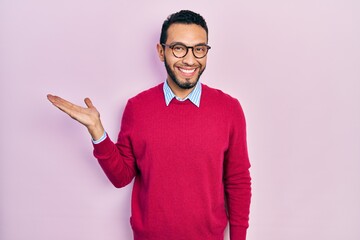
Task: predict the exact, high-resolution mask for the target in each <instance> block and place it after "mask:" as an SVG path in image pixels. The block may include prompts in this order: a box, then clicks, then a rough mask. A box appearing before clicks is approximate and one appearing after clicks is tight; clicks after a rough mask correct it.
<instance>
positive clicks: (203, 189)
mask: <svg viewBox="0 0 360 240" xmlns="http://www.w3.org/2000/svg"><path fill="white" fill-rule="evenodd" d="M207 43H208V28H207V25H206V22H205V20H204V19H203V18H202V17H201V16H200V15H199V14H197V13H194V12H191V11H184V10H183V11H180V12H178V13H175V14H172V15H170V16H169V17H168V18H167V19H166V20H165V22H164V24H163V27H162V32H161V37H160V43H159V44H157V51H158V55H159V58H160V60H161V61H163V62H164V63H165V68H166V70H167V78H166V81H165V82H164V83H162V84H160V85H158V86H155V87H153V88H151V89H149V90H147V91H144V92H142V93H140V94H138V95H137V96H135V97H133V98H131V99H130V100H129V101H128V103H127V105H126V107H125V110H124V113H123V118H122V124H121V130H120V133H119V136H118V141H117V143H113V142H112V141H111V140H110V138H109V137H108V136H107V134H106V132H105V130H104V128H103V126H102V124H101V121H100V117H99V116H100V115H99V112H98V111H97V110H96V108H95V107H94V106H93V104H92V102H91V101H90V99H88V98H86V99H85V103H86V105H87V108H82V107H80V106H76V105H74V104H72V103H70V102H68V101H66V100H64V99H62V98H60V97H56V96H52V95H48V99H49V100H50V102H52V103H53V104H54V105H55V106H56V107H58V108H59V109H61V110H62V111H64V112H65V113H67V114H68V115H70V116H71V117H72V118H74V119H75V120H77V121H79V122H80V123H82V124H83V125H85V126H86V127H87V129H88V131H89V133H90V134H91V136H92V139H93V145H94V156H95V157H96V158H97V159H98V161H99V163H100V165H101V167H102V168H103V170H104V172H105V173H106V175H107V176H108V178H109V179H110V181H111V182H112V183H113V184H114V185H115V186H116V187H123V186H125V185H127V184H128V183H130V182H131V181H132V179H133V178H134V177H135V182H134V186H133V192H132V211H131V215H132V216H131V219H130V222H131V226H132V228H133V233H134V239H135V240H145V239H146V240H162V239H163V240H223V239H224V229H225V227H226V225H227V222H228V219H229V222H230V238H231V240H245V239H246V230H247V227H248V216H249V206H250V196H251V187H250V186H251V184H250V174H249V167H250V164H249V159H248V153H247V145H246V130H245V118H244V115H243V111H242V109H241V107H240V104H239V102H238V101H237V100H236V99H234V98H232V97H230V96H229V95H227V94H225V93H223V92H221V91H220V90H216V89H213V88H210V87H208V86H206V85H204V84H201V83H200V82H199V78H200V76H201V74H202V73H203V71H204V70H205V67H206V59H207V53H208V50H209V49H210V47H209V46H208V45H207Z"/></svg>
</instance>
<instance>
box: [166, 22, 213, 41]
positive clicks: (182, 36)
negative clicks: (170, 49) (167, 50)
mask: <svg viewBox="0 0 360 240" xmlns="http://www.w3.org/2000/svg"><path fill="white" fill-rule="evenodd" d="M166 42H167V44H170V43H173V42H181V43H184V44H186V45H195V44H199V43H207V35H206V31H205V29H203V28H202V27H201V26H199V25H196V24H182V23H174V24H171V25H170V27H169V28H168V31H167V41H166Z"/></svg>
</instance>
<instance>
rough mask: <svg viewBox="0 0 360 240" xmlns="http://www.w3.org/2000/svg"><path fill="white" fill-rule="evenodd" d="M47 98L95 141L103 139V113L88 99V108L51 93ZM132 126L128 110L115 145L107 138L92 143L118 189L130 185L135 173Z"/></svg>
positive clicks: (96, 155) (101, 164) (103, 167)
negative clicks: (101, 117)
mask: <svg viewBox="0 0 360 240" xmlns="http://www.w3.org/2000/svg"><path fill="white" fill-rule="evenodd" d="M47 98H48V100H49V101H50V102H51V103H52V104H53V105H54V106H55V107H57V108H58V109H60V110H61V111H63V112H64V113H66V114H67V115H69V116H70V117H71V118H72V119H74V120H76V121H77V122H79V123H80V124H82V125H84V126H85V127H86V128H87V130H88V132H89V133H90V135H91V137H92V139H93V140H98V139H100V138H101V137H102V136H103V134H104V132H105V130H104V127H103V125H102V123H101V120H100V113H99V112H98V111H97V109H96V108H95V106H94V105H93V104H92V102H91V100H90V99H89V98H85V100H84V102H85V104H86V106H87V107H86V108H84V107H81V106H78V105H75V104H73V103H71V102H69V101H67V100H65V99H63V98H61V97H58V96H53V95H51V94H48V95H47ZM130 123H131V114H130V113H129V110H126V109H125V112H124V115H123V123H122V126H121V131H120V133H119V138H118V142H117V143H116V144H114V143H113V142H112V141H111V140H110V138H109V137H108V136H107V137H106V138H105V139H104V141H102V142H100V143H98V144H93V145H94V156H95V157H96V158H97V159H98V161H99V163H100V166H101V167H102V169H103V170H104V172H105V174H106V175H107V176H108V178H109V180H110V181H111V182H112V183H113V184H114V186H115V187H123V186H125V185H127V184H128V183H130V182H131V180H132V179H133V177H134V176H135V174H136V170H135V169H136V168H135V160H134V159H135V158H134V156H133V152H132V146H131V142H130V138H129V131H130Z"/></svg>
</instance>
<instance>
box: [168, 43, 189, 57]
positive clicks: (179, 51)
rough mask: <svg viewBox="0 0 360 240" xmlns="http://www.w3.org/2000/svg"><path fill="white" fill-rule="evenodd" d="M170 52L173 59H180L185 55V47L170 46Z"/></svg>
mask: <svg viewBox="0 0 360 240" xmlns="http://www.w3.org/2000/svg"><path fill="white" fill-rule="evenodd" d="M172 51H173V53H174V55H175V57H178V58H182V57H184V56H185V55H186V53H187V47H186V46H185V45H182V44H175V45H174V46H172Z"/></svg>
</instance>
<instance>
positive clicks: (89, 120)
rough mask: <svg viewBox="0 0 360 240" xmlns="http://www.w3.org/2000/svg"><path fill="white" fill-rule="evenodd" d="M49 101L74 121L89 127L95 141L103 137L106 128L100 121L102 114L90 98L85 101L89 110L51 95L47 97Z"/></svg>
mask: <svg viewBox="0 0 360 240" xmlns="http://www.w3.org/2000/svg"><path fill="white" fill-rule="evenodd" d="M47 99H48V100H49V101H50V102H51V103H52V104H53V105H54V106H55V107H57V108H59V109H60V110H61V111H63V112H65V113H66V114H67V115H69V116H70V117H71V118H72V119H74V120H76V121H78V122H79V123H81V124H82V125H84V126H85V127H87V129H88V131H89V133H90V135H91V137H92V138H93V139H95V140H97V139H99V138H100V137H101V136H102V135H103V133H104V127H103V126H102V123H101V121H100V113H99V112H98V110H97V109H96V108H95V107H94V105H93V104H92V102H91V100H90V99H89V98H85V99H84V102H85V104H86V106H87V108H84V107H81V106H78V105H75V104H73V103H71V102H69V101H66V100H65V99H62V98H61V97H58V96H53V95H51V94H48V95H47Z"/></svg>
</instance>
